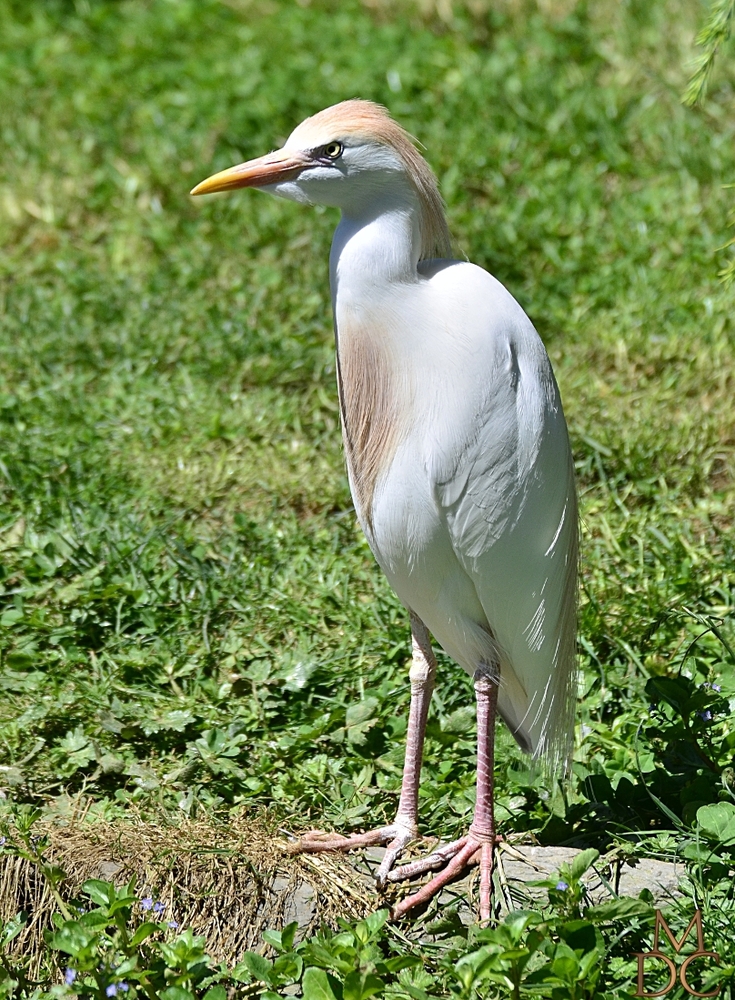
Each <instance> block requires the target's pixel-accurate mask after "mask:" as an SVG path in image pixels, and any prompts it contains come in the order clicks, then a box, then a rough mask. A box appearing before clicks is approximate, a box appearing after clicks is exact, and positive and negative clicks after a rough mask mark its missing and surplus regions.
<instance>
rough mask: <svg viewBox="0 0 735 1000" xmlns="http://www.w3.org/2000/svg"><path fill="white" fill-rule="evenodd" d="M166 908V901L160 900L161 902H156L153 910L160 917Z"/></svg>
mask: <svg viewBox="0 0 735 1000" xmlns="http://www.w3.org/2000/svg"><path fill="white" fill-rule="evenodd" d="M165 909H166V904H165V903H160V902H159V903H154V904H153V912H154V913H155V915H156V916H157V917H160V916H161V914H162V913H163V911H164V910H165Z"/></svg>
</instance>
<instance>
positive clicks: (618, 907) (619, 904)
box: [584, 897, 652, 924]
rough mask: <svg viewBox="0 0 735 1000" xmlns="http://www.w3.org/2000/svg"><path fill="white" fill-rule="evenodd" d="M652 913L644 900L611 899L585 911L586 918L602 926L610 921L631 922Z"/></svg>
mask: <svg viewBox="0 0 735 1000" xmlns="http://www.w3.org/2000/svg"><path fill="white" fill-rule="evenodd" d="M651 912H652V907H651V906H650V905H649V904H648V903H646V902H644V901H643V900H642V899H629V898H626V897H620V898H619V899H609V900H607V901H606V902H604V903H598V905H597V906H588V907H587V909H586V910H585V911H584V915H585V918H586V919H587V920H591V921H592V922H593V923H596V924H601V923H605V922H606V921H608V920H630V919H631V917H645V916H647V915H648V914H649V913H651Z"/></svg>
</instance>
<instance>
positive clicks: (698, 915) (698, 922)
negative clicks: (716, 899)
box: [653, 910, 704, 955]
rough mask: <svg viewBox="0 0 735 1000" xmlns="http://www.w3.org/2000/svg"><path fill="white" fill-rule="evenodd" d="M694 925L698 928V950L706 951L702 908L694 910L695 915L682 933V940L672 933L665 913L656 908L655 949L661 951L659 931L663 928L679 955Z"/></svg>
mask: <svg viewBox="0 0 735 1000" xmlns="http://www.w3.org/2000/svg"><path fill="white" fill-rule="evenodd" d="M692 927H696V928H697V951H698V952H701V951H704V936H703V934H702V911H701V910H695V911H694V916H693V917H692V919H691V920H690V921H689V926H688V927H687V929H686V930H685V931H684V933H683V934H682V936H681V940H680V941H677V940H676V938H675V937H674V935H673V934H672V933H671V928H670V927H669V925H668V924H667V923H666V921H665V920H664V918H663V915H662V913H661V910H656V923H655V924H654V928H653V950H654V951H660V950H661V949H660V948H659V946H658V938H659V932H660V930H661V928H663V929H664V931H665V932H666V937H667V938H668V939H669V941H670V942H671V945H672V947H673V949H674V951H675V952H676V954H677V955H678V954H679V952H680V951H681V949H682V948H683V947H684V942H685V941H686V939H687V938H688V937H689V935H690V934H691V931H692Z"/></svg>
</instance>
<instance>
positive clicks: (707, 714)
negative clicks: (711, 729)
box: [697, 708, 712, 722]
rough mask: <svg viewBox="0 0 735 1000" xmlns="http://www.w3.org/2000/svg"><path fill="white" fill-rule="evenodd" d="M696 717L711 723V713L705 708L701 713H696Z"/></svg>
mask: <svg viewBox="0 0 735 1000" xmlns="http://www.w3.org/2000/svg"><path fill="white" fill-rule="evenodd" d="M697 715H698V716H699V718H700V719H703V720H704V721H705V722H711V721H712V713H711V712H710V710H709V709H708V708H705V710H704V711H703V712H697Z"/></svg>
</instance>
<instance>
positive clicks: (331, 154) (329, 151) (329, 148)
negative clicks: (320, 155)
mask: <svg viewBox="0 0 735 1000" xmlns="http://www.w3.org/2000/svg"><path fill="white" fill-rule="evenodd" d="M343 149H344V147H343V146H342V143H341V142H328V143H327V145H326V146H325V147H324V155H325V156H326V157H327V158H328V159H330V160H338V159H339V158H340V156H341V155H342V150H343Z"/></svg>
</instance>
